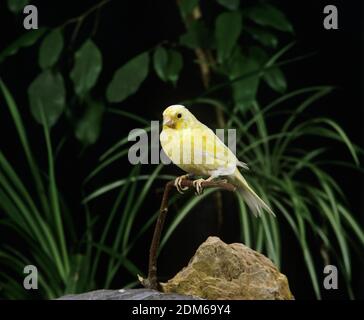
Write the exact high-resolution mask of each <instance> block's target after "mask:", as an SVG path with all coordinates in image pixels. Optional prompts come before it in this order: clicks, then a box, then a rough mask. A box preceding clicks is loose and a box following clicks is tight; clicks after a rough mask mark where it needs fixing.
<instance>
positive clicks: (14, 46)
mask: <svg viewBox="0 0 364 320" xmlns="http://www.w3.org/2000/svg"><path fill="white" fill-rule="evenodd" d="M45 31H46V28H39V29H36V30H29V31H25V33H24V34H23V35H22V36H20V37H19V38H18V39H17V40H15V41H14V42H13V43H11V44H10V45H9V46H8V47H7V48H5V49H4V50H3V51H1V53H0V63H1V62H3V61H4V60H5V58H7V57H9V56H12V55H14V54H16V53H17V52H18V51H19V50H20V49H21V48H26V47H30V46H32V45H33V44H34V43H36V42H37V40H38V39H39V38H40V37H41V36H42V35H43V34H44V32H45Z"/></svg>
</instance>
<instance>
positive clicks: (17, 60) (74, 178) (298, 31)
mask: <svg viewBox="0 0 364 320" xmlns="http://www.w3.org/2000/svg"><path fill="white" fill-rule="evenodd" d="M244 2H246V1H243V3H244ZM251 2H253V1H249V3H251ZM93 3H95V1H72V2H71V1H70V2H67V1H33V4H35V5H36V6H37V7H38V11H39V24H40V26H49V27H55V26H58V25H60V24H62V23H63V22H64V21H65V20H67V19H69V18H71V17H73V16H77V15H79V14H80V13H81V12H83V11H85V10H86V9H87V8H89V7H90V5H92V4H93ZM273 3H275V4H276V5H277V6H278V7H279V8H280V9H281V10H282V11H284V12H285V13H286V15H287V16H288V18H289V19H290V20H291V22H292V24H293V26H294V28H295V40H297V44H296V46H295V49H294V50H293V53H292V55H293V56H294V55H295V54H296V55H299V54H303V53H310V52H315V53H316V54H315V55H314V56H313V57H311V58H309V59H307V60H305V61H301V62H297V63H294V64H292V65H288V66H286V67H284V72H285V73H286V75H287V79H288V88H289V90H293V89H295V88H298V87H303V86H311V85H321V84H325V85H326V84H328V85H333V86H335V87H336V90H335V91H334V92H333V93H332V94H330V96H328V97H326V98H324V99H323V100H320V102H319V103H316V104H315V106H314V108H311V109H309V110H308V111H307V112H306V111H305V115H304V117H311V116H315V115H325V116H330V117H332V118H333V119H335V120H336V121H337V122H338V123H339V124H340V125H341V126H342V127H343V128H344V130H345V131H346V132H347V133H348V135H349V137H350V138H351V139H352V140H353V141H354V142H355V143H357V144H358V145H362V142H363V132H362V130H361V124H362V121H363V114H362V101H361V94H362V80H361V77H362V71H363V70H362V66H363V64H362V43H363V28H362V24H361V20H362V19H363V10H362V1H329V3H328V2H327V1H321V0H311V1H307V0H306V1H301V0H300V1H289V0H286V1H273ZM206 4H207V1H202V10H204V9H205V8H210V7H212V8H211V9H206V10H212V11H214V10H219V9H220V7H216V8H214V6H210V5H208V6H207V5H206ZM327 4H335V5H336V6H337V8H338V12H339V30H330V31H328V30H325V29H324V28H323V24H322V21H323V17H324V14H323V8H324V6H325V5H327ZM90 20H91V21H90V22H89V23H88V22H86V23H85V25H84V26H83V28H82V29H81V32H80V35H79V37H78V39H77V41H76V44H75V46H76V48H77V47H78V46H79V45H80V44H81V43H82V41H83V40H84V39H85V37H87V35H88V34H89V31H90V28H91V25H92V22H93V19H92V18H91V19H90ZM0 27H1V29H0V30H1V31H0V32H1V33H0V34H1V42H0V50H1V49H3V48H4V47H6V45H7V44H9V43H10V42H11V41H12V40H13V39H15V38H16V37H17V36H18V35H19V34H22V33H23V32H24V30H23V29H22V15H20V16H17V17H16V16H14V15H12V14H10V13H9V12H8V11H7V8H6V4H5V1H3V0H2V1H0ZM67 30H69V31H68V32H69V33H70V31H71V30H72V28H70V29H67ZM183 30H184V26H183V24H182V22H181V19H180V16H179V12H178V9H177V7H176V4H175V1H167V0H164V1H131V0H130V1H116V0H114V1H112V2H111V3H110V4H109V5H107V6H105V8H104V9H103V10H102V12H101V16H100V24H99V28H98V31H97V33H96V35H95V36H94V41H95V43H96V44H97V45H98V46H99V47H100V48H101V51H102V53H103V58H104V66H103V71H102V74H101V78H100V81H99V83H98V85H97V87H96V89H95V92H94V95H95V96H96V97H102V96H104V90H105V86H106V85H107V83H108V82H109V81H110V79H111V77H112V74H113V72H114V70H115V69H116V68H118V67H119V66H121V65H122V64H123V63H125V62H126V61H128V60H129V59H130V58H131V57H133V56H135V55H136V54H138V53H140V52H142V51H145V50H146V49H149V48H153V47H155V46H156V45H157V44H158V43H160V42H161V41H163V40H169V41H171V42H176V41H177V39H178V36H179V35H180V34H181V33H182V32H183ZM68 35H69V34H68ZM283 41H285V42H288V41H289V39H284V38H283ZM184 54H187V55H191V53H189V52H187V51H186V52H184ZM189 57H190V58H191V56H189ZM61 64H62V67H64V68H67V67H68V68H69V67H70V66H72V62H71V61H70V59H69V57H67V55H66V56H65V57H63V58H62V61H61ZM39 71H40V70H39V67H38V65H37V51H36V50H34V49H25V50H22V51H20V52H19V53H18V54H17V55H16V56H14V57H11V58H9V59H8V60H7V62H6V63H4V64H3V65H1V66H0V76H1V78H2V79H3V80H4V82H5V83H6V84H7V85H8V87H9V88H10V90H11V91H12V93H13V94H14V96H15V99H16V101H17V102H18V104H19V107H20V108H21V111H22V114H23V118H24V121H25V123H26V126H27V129H28V132H30V133H31V138H32V143H33V147H34V150H35V154H36V156H37V157H38V159H39V160H40V161H41V163H42V164H43V165H44V166H46V157H45V150H44V144H43V136H42V130H41V127H40V126H39V125H37V124H35V122H34V121H33V120H32V118H31V116H30V113H29V109H28V102H27V94H26V90H27V87H28V85H29V83H30V82H31V81H32V79H34V77H35V76H36V75H37V74H38V73H39ZM179 83H180V84H183V86H182V85H179V86H178V89H174V88H173V87H172V86H170V85H167V84H163V83H162V82H161V81H159V80H158V79H157V78H156V76H154V75H150V76H149V78H148V80H147V81H146V82H145V83H144V84H143V85H142V87H141V90H140V91H139V93H138V94H137V95H135V96H133V97H130V98H128V100H126V101H125V102H123V103H122V105H120V106H117V107H120V108H125V110H128V111H132V112H135V113H136V114H139V115H142V116H143V117H145V118H150V119H151V120H159V119H160V117H161V112H162V111H163V109H164V108H165V107H166V106H168V105H170V104H174V103H176V102H178V101H182V100H184V99H188V98H191V97H194V96H196V95H198V94H200V93H201V92H202V90H203V88H202V85H201V80H200V76H199V70H198V68H197V67H196V66H195V65H189V66H187V67H186V68H184V70H183V72H182V75H181V79H180V82H179ZM259 98H260V99H261V100H262V101H269V100H270V98H271V93H270V92H268V90H265V89H264V88H263V89H262V90H261V91H260V94H259ZM1 105H2V107H1ZM1 105H0V128H1V138H0V148H1V150H3V151H4V153H5V154H6V155H7V156H8V158H9V159H10V160H11V161H12V162H13V163H14V164H15V165H16V167H17V168H19V170H20V172H21V173H23V175H22V176H25V177H26V176H27V168H26V167H24V161H23V159H22V152H21V148H20V146H19V144H18V140H17V136H16V135H15V130H14V128H13V125H12V123H11V121H10V117H9V114H8V112H7V110H6V108H4V107H3V103H2V102H1ZM196 113H197V115H198V117H199V118H200V119H201V120H202V121H203V122H205V123H207V124H209V125H211V126H213V125H214V123H213V120H211V117H210V115H209V112H208V111H204V110H198V111H197V112H196ZM63 120H64V119H63ZM134 126H135V125H134V124H132V123H130V121H123V120H122V119H121V118H119V117H111V116H106V117H105V119H104V130H103V132H102V136H101V138H100V141H99V142H98V143H97V144H96V146H95V147H92V148H90V149H89V150H87V151H86V153H84V154H83V155H82V156H81V155H80V148H79V144H78V142H77V141H76V140H75V139H72V138H71V139H69V140H68V142H67V143H66V145H65V148H64V150H63V152H62V153H61V156H60V158H59V159H58V160H57V178H58V183H59V187H60V190H61V191H62V192H64V193H65V194H66V195H67V201H68V203H69V204H70V206H71V208H72V210H73V211H74V212H75V218H76V219H79V221H80V222H81V223H82V221H83V220H82V216H81V206H80V204H79V203H80V197H81V195H80V190H81V188H80V186H81V183H82V179H83V178H84V177H85V176H86V175H87V173H89V172H90V170H91V169H92V168H93V167H94V166H95V163H96V161H97V157H98V156H99V155H100V154H101V153H102V152H103V151H105V150H106V149H107V148H108V147H109V146H110V145H111V144H112V143H113V142H115V141H116V140H117V139H118V138H120V137H124V136H125V135H126V134H127V133H128V132H129V130H130V129H133V128H134ZM272 126H273V127H274V126H279V124H272ZM64 132H67V134H69V135H70V136H71V135H72V132H71V128H70V127H69V125H68V124H67V123H66V121H60V122H59V124H57V126H56V127H55V128H54V129H53V132H52V138H53V141H55V143H56V142H57V141H59V140H60V138H61V136H62V134H63V133H64ZM322 143H324V142H322ZM325 143H327V142H325ZM307 144H309V142H307ZM331 156H332V157H333V158H334V159H343V160H348V159H349V155H348V153H347V152H346V150H344V149H343V148H337V146H336V145H335V144H333V146H332V150H331ZM129 170H130V166H127V163H123V162H120V163H118V164H117V165H116V166H114V167H113V168H112V170H111V171H109V172H108V173H107V174H105V175H102V176H100V177H98V178H97V179H95V180H93V181H92V183H91V184H90V185H88V189H87V190H88V191H92V190H93V189H95V188H96V187H98V186H100V185H101V184H102V183H106V182H109V181H112V180H115V179H117V178H120V177H123V176H124V175H125V174H126V173H127V172H128V171H129ZM143 170H144V171H145V172H147V171H148V170H149V168H146V169H143ZM329 170H330V169H329ZM165 172H166V173H167V172H168V173H174V174H180V173H181V172H180V171H179V170H178V169H176V168H174V167H170V168H166V170H165ZM330 173H332V174H333V175H334V177H335V178H336V179H337V180H338V181H339V183H340V185H341V186H342V188H343V190H344V192H345V193H346V194H347V196H348V199H349V206H350V208H351V209H352V211H353V213H354V215H355V216H356V218H357V219H359V220H361V222H362V223H363V222H364V214H363V210H362V208H363V203H362V197H361V196H362V192H363V189H362V177H360V176H359V174H358V173H357V172H354V171H348V170H341V169H340V170H339V169H335V170H332V171H331V172H330ZM160 187H162V184H161V185H156V187H155V190H156V192H155V193H153V194H151V195H149V197H148V199H147V203H146V206H144V208H143V210H142V211H141V212H140V213H139V216H138V219H140V222H143V221H145V219H146V218H147V217H148V216H149V215H150V214H152V213H154V212H155V210H157V208H158V206H159V201H160V197H161V193H160V192H159V191H158V190H159V188H160ZM111 200H112V197H111V196H110V197H105V198H104V199H103V201H104V202H103V203H101V204H99V205H97V206H95V207H94V208H93V210H95V211H94V212H97V213H100V214H102V213H103V211H104V208H108V207H110V201H111ZM182 201H183V200H182ZM234 209H235V206H234V204H233V201H232V198H231V197H229V196H224V221H223V223H222V224H221V225H220V224H219V223H218V219H217V217H216V214H214V207H213V202H211V201H207V202H206V201H205V202H204V203H202V204H201V205H200V206H199V207H198V208H197V209H196V210H194V211H193V212H192V213H191V214H190V215H189V216H188V217H187V218H186V219H185V221H183V222H182V223H181V225H180V226H179V227H178V229H177V230H176V232H175V233H174V235H173V236H172V237H171V239H170V242H169V243H168V245H167V247H166V248H165V250H164V251H163V253H162V255H161V257H160V271H159V273H160V275H161V279H162V280H166V279H168V278H170V277H171V276H173V275H174V274H175V273H176V272H177V271H178V270H180V269H181V267H182V266H184V265H186V264H187V262H188V259H189V258H190V257H191V256H192V254H193V252H194V251H195V249H196V248H197V247H198V245H199V244H200V243H201V242H203V241H204V240H205V239H206V238H207V237H208V236H209V235H218V236H220V237H221V238H222V239H223V240H224V241H226V242H233V241H239V236H238V235H239V233H238V227H237V225H238V224H237V217H236V214H235V213H234ZM78 212H80V214H78ZM106 212H107V210H106ZM171 214H173V212H171ZM167 223H168V221H167ZM282 229H283V231H282V239H283V251H284V255H283V266H282V272H283V273H285V274H286V275H287V276H288V279H289V281H290V286H291V289H292V292H293V294H294V295H295V296H296V298H304V299H306V298H314V295H313V292H312V288H311V284H310V281H308V280H307V279H308V274H307V272H306V269H305V267H304V265H303V259H302V254H301V252H300V251H299V248H298V247H297V246H296V245H295V244H294V241H293V239H294V238H293V236H292V235H290V234H288V233H287V234H285V233H284V231H285V230H286V227H285V225H284V223H283V221H282ZM309 236H310V235H309ZM2 238H4V239H6V241H15V242H16V239H11V240H9V238H8V237H7V236H6V235H3V236H0V241H1V240H3V239H2ZM150 238H151V232H149V233H148V234H147V235H146V237H145V238H144V239H142V241H140V243H139V245H138V247H137V249H136V250H135V251H134V252H133V254H132V258H133V259H134V261H135V263H136V264H137V265H138V266H139V267H140V268H141V269H142V270H146V267H147V256H148V252H147V250H146V248H147V247H148V243H149V239H150ZM310 241H312V243H315V239H314V238H312V239H310ZM315 258H317V260H319V259H320V257H319V255H318V252H315ZM352 258H353V285H354V288H355V292H356V294H357V296H358V297H363V296H364V290H363V287H364V283H363V271H364V270H363V269H364V268H363V265H362V264H361V263H360V260H359V258H358V257H357V256H355V255H353V256H352ZM131 280H132V279H131V278H130V277H129V276H127V277H124V274H120V276H119V277H118V278H117V280H116V281H115V282H114V283H113V286H115V287H121V286H122V285H123V284H125V283H127V282H128V281H131ZM339 288H340V289H342V290H338V291H336V292H326V293H324V297H327V298H345V297H346V294H345V290H344V288H343V287H340V283H339Z"/></svg>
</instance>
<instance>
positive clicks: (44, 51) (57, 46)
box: [38, 29, 63, 69]
mask: <svg viewBox="0 0 364 320" xmlns="http://www.w3.org/2000/svg"><path fill="white" fill-rule="evenodd" d="M62 49H63V35H62V31H61V30H60V29H55V30H53V31H51V32H50V33H49V34H48V35H47V36H46V37H45V38H44V39H43V41H42V44H41V45H40V48H39V57H38V62H39V66H40V67H41V68H42V69H46V68H49V67H52V66H53V65H54V64H55V63H56V62H57V61H58V58H59V55H60V54H61V51H62Z"/></svg>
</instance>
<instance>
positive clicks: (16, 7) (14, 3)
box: [8, 0, 29, 13]
mask: <svg viewBox="0 0 364 320" xmlns="http://www.w3.org/2000/svg"><path fill="white" fill-rule="evenodd" d="M28 2H29V0H8V8H9V10H10V11H11V12H13V13H19V12H22V11H23V9H24V7H25V6H26V5H27V4H28Z"/></svg>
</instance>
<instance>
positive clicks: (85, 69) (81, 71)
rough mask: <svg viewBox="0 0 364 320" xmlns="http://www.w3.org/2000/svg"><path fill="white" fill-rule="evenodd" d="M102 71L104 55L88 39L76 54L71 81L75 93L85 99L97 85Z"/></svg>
mask: <svg viewBox="0 0 364 320" xmlns="http://www.w3.org/2000/svg"><path fill="white" fill-rule="evenodd" d="M101 69H102V55H101V52H100V50H99V48H98V47H97V46H96V45H95V43H94V42H93V41H92V40H91V39H88V40H86V41H85V43H84V44H83V45H82V46H81V48H80V49H79V50H78V51H77V52H76V54H75V64H74V66H73V69H72V71H71V74H70V76H71V79H72V81H73V85H74V87H75V92H76V93H77V95H78V96H79V97H83V96H84V95H85V94H86V93H87V92H88V91H89V90H91V89H92V88H93V87H94V85H95V84H96V81H97V78H98V77H99V75H100V72H101Z"/></svg>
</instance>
